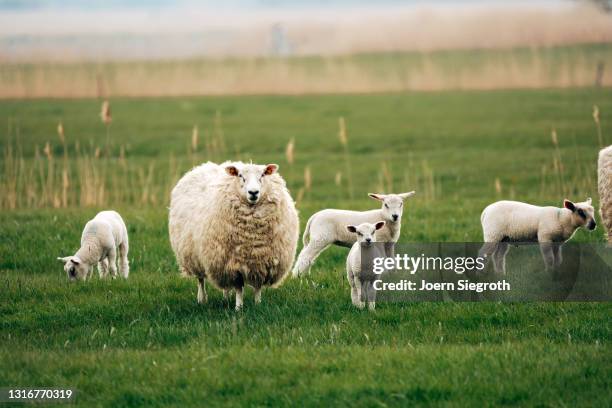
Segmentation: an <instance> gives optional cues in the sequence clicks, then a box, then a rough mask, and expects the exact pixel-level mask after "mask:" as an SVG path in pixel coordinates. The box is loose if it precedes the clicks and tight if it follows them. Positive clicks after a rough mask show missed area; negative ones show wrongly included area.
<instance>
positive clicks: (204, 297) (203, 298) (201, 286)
mask: <svg viewBox="0 0 612 408" xmlns="http://www.w3.org/2000/svg"><path fill="white" fill-rule="evenodd" d="M206 302H208V294H207V293H206V278H201V277H199V276H198V304H200V305H201V304H203V303H206Z"/></svg>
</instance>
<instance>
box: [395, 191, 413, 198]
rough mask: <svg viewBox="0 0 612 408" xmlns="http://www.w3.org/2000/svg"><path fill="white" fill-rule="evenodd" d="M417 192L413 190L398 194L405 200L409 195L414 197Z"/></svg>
mask: <svg viewBox="0 0 612 408" xmlns="http://www.w3.org/2000/svg"><path fill="white" fill-rule="evenodd" d="M415 194H416V191H411V192H409V193H402V194H398V196H400V198H401V199H402V200H405V199H407V198H409V197H412V196H413V195H415Z"/></svg>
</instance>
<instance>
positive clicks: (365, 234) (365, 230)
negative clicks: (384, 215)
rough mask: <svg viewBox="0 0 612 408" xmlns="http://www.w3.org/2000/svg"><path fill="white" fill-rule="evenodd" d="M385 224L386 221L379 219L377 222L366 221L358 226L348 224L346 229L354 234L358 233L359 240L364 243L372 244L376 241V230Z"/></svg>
mask: <svg viewBox="0 0 612 408" xmlns="http://www.w3.org/2000/svg"><path fill="white" fill-rule="evenodd" d="M384 226H385V222H384V221H378V222H377V223H376V224H370V223H367V222H364V223H363V224H359V225H357V226H354V225H347V226H346V229H347V230H348V231H349V232H352V233H353V234H357V241H358V242H359V243H361V244H362V245H366V246H370V244H372V242H376V231H378V230H379V229H381V228H382V227H384Z"/></svg>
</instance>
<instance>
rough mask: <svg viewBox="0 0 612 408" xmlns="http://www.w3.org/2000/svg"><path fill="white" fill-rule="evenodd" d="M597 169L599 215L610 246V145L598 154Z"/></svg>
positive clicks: (611, 164) (611, 151) (611, 156)
mask: <svg viewBox="0 0 612 408" xmlns="http://www.w3.org/2000/svg"><path fill="white" fill-rule="evenodd" d="M598 168H599V171H598V186H599V214H600V215H601V219H602V221H603V225H604V227H606V230H607V231H608V243H609V244H610V245H612V145H610V146H608V147H606V148H605V149H602V150H601V151H600V152H599V162H598Z"/></svg>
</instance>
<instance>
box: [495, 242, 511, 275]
mask: <svg viewBox="0 0 612 408" xmlns="http://www.w3.org/2000/svg"><path fill="white" fill-rule="evenodd" d="M509 250H510V245H509V244H508V243H507V242H499V243H498V244H497V249H496V250H495V253H494V254H493V261H494V264H493V265H494V266H495V272H496V273H500V272H501V273H502V274H503V275H505V274H506V254H507V253H508V251H509Z"/></svg>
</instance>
